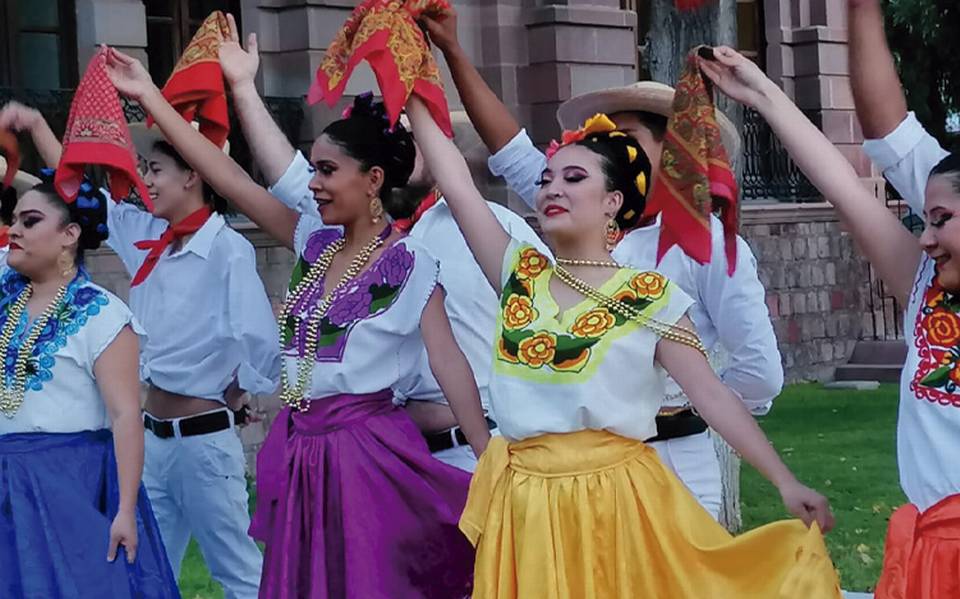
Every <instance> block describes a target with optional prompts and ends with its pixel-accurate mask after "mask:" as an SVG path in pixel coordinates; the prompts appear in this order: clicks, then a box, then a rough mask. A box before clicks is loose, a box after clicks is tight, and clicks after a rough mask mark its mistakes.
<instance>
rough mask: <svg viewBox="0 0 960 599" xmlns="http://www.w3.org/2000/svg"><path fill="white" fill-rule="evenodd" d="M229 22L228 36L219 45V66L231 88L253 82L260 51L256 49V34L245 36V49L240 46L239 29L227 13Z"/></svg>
mask: <svg viewBox="0 0 960 599" xmlns="http://www.w3.org/2000/svg"><path fill="white" fill-rule="evenodd" d="M227 21H228V22H229V23H230V37H229V38H228V39H226V40H224V41H223V44H222V45H221V46H220V68H221V69H223V76H224V78H225V79H226V80H227V83H229V84H230V88H231V89H233V88H235V87H237V86H238V85H242V84H245V83H253V80H254V78H255V77H256V76H257V70H258V69H259V68H260V53H259V51H258V49H257V34H256V33H251V34H250V35H248V36H247V49H246V50H244V49H243V48H242V47H241V46H240V30H239V28H238V27H237V20H236V19H234V18H233V15H232V14H228V15H227Z"/></svg>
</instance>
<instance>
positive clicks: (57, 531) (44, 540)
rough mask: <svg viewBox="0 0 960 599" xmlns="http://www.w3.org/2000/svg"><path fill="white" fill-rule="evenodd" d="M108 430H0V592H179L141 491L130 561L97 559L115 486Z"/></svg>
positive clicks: (153, 598) (7, 597)
mask: <svg viewBox="0 0 960 599" xmlns="http://www.w3.org/2000/svg"><path fill="white" fill-rule="evenodd" d="M118 482H119V481H118V479H117V463H116V456H115V455H114V449H113V435H112V434H111V432H110V431H108V430H100V431H84V432H79V433H15V434H9V435H0V597H3V599H15V598H20V597H30V598H33V597H49V598H63V599H66V598H71V599H74V598H76V599H86V598H88V597H89V598H91V599H92V598H98V599H99V598H101V597H110V598H131V599H133V598H137V599H141V598H142V599H171V598H179V597H180V592H179V591H178V590H177V582H176V580H175V579H174V578H173V571H172V570H171V569H170V562H168V561H167V555H166V551H165V550H164V548H163V543H162V541H161V540H160V531H159V530H158V528H157V522H156V520H155V519H154V517H153V511H152V510H151V509H150V501H149V500H148V499H147V494H146V491H144V489H143V487H142V486H141V487H140V494H139V499H138V501H137V534H138V549H137V559H136V561H135V562H134V563H133V564H128V563H127V558H126V554H125V552H124V550H123V549H122V548H121V549H120V551H119V552H118V553H117V558H116V560H114V561H113V562H112V563H111V562H108V561H107V549H108V548H109V544H110V525H111V524H112V523H113V518H114V516H115V515H116V513H117V507H118V504H119V498H120V492H119V487H118Z"/></svg>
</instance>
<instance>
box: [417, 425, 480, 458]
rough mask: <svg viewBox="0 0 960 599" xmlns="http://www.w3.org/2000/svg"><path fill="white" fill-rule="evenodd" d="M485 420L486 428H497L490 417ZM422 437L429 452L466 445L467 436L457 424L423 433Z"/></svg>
mask: <svg viewBox="0 0 960 599" xmlns="http://www.w3.org/2000/svg"><path fill="white" fill-rule="evenodd" d="M486 421H487V428H489V429H490V430H493V429H495V428H497V423H496V422H494V421H493V420H491V419H490V418H487V419H486ZM423 438H424V439H426V440H427V447H428V448H430V453H437V452H438V451H444V450H446V449H453V448H454V447H460V446H461V445H468V443H467V437H466V436H465V435H464V434H463V431H462V430H460V427H459V426H455V427H453V428H451V429H447V430H445V431H441V432H439V433H431V434H429V435H427V434H425V435H423ZM454 438H456V442H454Z"/></svg>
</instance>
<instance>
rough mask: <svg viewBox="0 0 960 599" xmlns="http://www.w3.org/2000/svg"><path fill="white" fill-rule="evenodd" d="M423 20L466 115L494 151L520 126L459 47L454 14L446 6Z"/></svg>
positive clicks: (504, 143) (492, 152)
mask: <svg viewBox="0 0 960 599" xmlns="http://www.w3.org/2000/svg"><path fill="white" fill-rule="evenodd" d="M423 21H424V24H425V25H426V26H427V31H428V32H429V34H430V41H432V42H433V43H434V45H436V46H437V47H438V48H440V51H441V52H443V57H444V59H445V60H446V61H447V66H449V67H450V74H451V75H452V76H453V83H454V85H456V86H457V93H459V94H460V100H461V101H462V102H463V107H464V108H465V109H466V111H467V116H469V117H470V121H471V122H472V123H473V126H474V128H476V130H477V133H478V134H479V135H480V139H482V140H483V143H484V144H486V146H487V149H488V150H489V151H490V153H491V154H496V153H497V152H498V151H500V149H501V148H503V147H504V146H505V145H507V143H508V142H509V141H510V140H511V139H513V138H514V137H515V136H516V135H517V133H519V132H520V125H519V124H518V123H517V121H516V119H514V118H513V115H512V114H510V111H509V110H507V107H506V106H504V104H503V102H501V101H500V98H499V97H497V94H495V93H493V90H492V89H490V86H489V85H487V82H486V81H484V80H483V77H482V76H481V75H480V73H479V72H478V71H477V68H476V67H475V66H473V63H472V62H470V57H468V56H467V53H466V52H464V51H463V48H462V47H461V46H460V40H459V39H458V38H457V13H456V12H455V11H454V10H453V9H450V10H448V11H447V12H445V13H444V14H442V15H440V16H437V17H428V16H424V17H423Z"/></svg>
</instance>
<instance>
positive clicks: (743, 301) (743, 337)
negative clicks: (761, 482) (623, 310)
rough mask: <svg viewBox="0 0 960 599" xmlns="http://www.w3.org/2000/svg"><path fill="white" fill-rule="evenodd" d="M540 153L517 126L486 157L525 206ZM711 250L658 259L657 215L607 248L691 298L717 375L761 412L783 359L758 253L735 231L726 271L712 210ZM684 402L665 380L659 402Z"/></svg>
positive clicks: (531, 198)
mask: <svg viewBox="0 0 960 599" xmlns="http://www.w3.org/2000/svg"><path fill="white" fill-rule="evenodd" d="M546 164H547V159H546V156H544V155H543V153H542V152H541V151H540V150H538V149H537V148H536V146H534V145H533V142H532V141H531V140H530V137H529V136H528V135H527V133H526V131H520V133H518V134H517V135H516V136H515V137H514V138H513V139H512V140H511V141H510V142H509V143H508V144H507V145H506V146H504V147H503V148H501V149H500V151H499V152H497V153H496V154H494V155H493V156H491V157H490V160H489V167H490V171H491V172H492V173H493V174H494V175H497V176H502V177H504V179H506V181H507V185H508V186H509V187H510V189H511V190H513V191H514V192H515V193H517V194H518V195H519V196H520V197H521V198H522V199H523V200H524V202H526V203H527V205H529V206H530V207H531V208H533V207H534V206H535V197H536V192H537V189H538V188H537V181H538V180H539V179H540V175H541V174H542V173H543V170H544V168H546ZM711 225H712V226H711V235H712V240H713V256H715V257H716V259H714V260H713V261H712V262H710V263H708V264H699V263H698V262H697V261H695V260H694V259H693V258H690V257H689V256H687V255H686V254H685V253H684V252H683V250H681V249H680V248H679V247H673V248H672V249H670V250H669V251H668V252H667V254H666V255H665V256H664V257H663V260H662V261H661V262H660V263H659V264H657V242H658V239H659V237H660V221H659V219H658V220H657V222H656V223H655V224H653V225H650V226H648V227H642V228H638V229H635V230H633V231H631V232H629V233H627V234H626V235H625V236H624V238H623V240H622V241H621V242H620V244H619V245H617V247H616V248H615V249H614V251H613V257H614V258H615V259H616V260H617V261H618V262H620V263H621V264H624V265H626V266H630V267H632V268H635V269H637V270H656V271H658V272H660V273H662V274H664V275H666V277H667V278H668V279H670V280H671V281H673V282H674V283H676V284H677V285H678V286H679V287H680V288H681V289H683V291H685V292H686V294H687V295H689V296H690V297H692V298H693V300H694V304H693V305H692V306H691V307H690V312H689V313H690V318H691V320H692V321H693V323H694V325H695V326H696V328H697V332H698V333H699V334H700V338H701V340H702V341H703V344H704V345H705V346H706V347H707V349H708V350H709V351H710V352H711V354H712V355H718V354H720V353H721V352H720V351H719V350H720V349H721V348H722V349H723V350H725V352H723V353H725V354H726V356H725V360H723V361H724V362H726V364H719V365H717V364H715V366H717V367H718V371H719V372H718V374H719V375H720V378H721V379H722V380H723V382H724V383H725V384H726V385H727V386H729V387H730V388H731V389H732V390H733V391H734V392H736V393H737V394H739V396H740V397H741V399H742V400H743V402H744V404H745V405H746V406H747V408H749V409H750V410H751V411H752V412H753V413H755V414H757V413H760V414H762V413H765V412H766V411H767V410H769V406H770V402H771V401H772V400H773V399H774V398H775V397H776V396H777V395H779V393H780V391H781V389H782V387H783V366H782V365H781V361H780V351H779V349H778V348H777V338H776V336H775V335H774V332H773V325H772V324H771V322H770V314H769V312H768V310H767V303H766V293H765V291H764V288H763V285H762V284H761V283H760V279H759V278H758V276H757V261H756V258H754V256H753V253H752V252H751V251H750V247H749V246H748V245H747V243H746V242H745V241H744V240H743V239H742V238H741V237H739V236H738V237H737V267H736V271H735V272H734V274H733V276H728V275H727V262H726V259H725V258H724V256H725V255H726V254H725V250H724V239H723V228H722V226H721V224H720V222H719V221H718V220H717V219H716V218H711ZM686 403H687V399H686V397H684V396H683V393H682V391H680V388H679V386H678V385H677V384H676V383H675V382H674V381H673V380H672V379H670V380H668V382H667V395H666V398H665V401H664V405H668V406H681V405H685V404H686Z"/></svg>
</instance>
